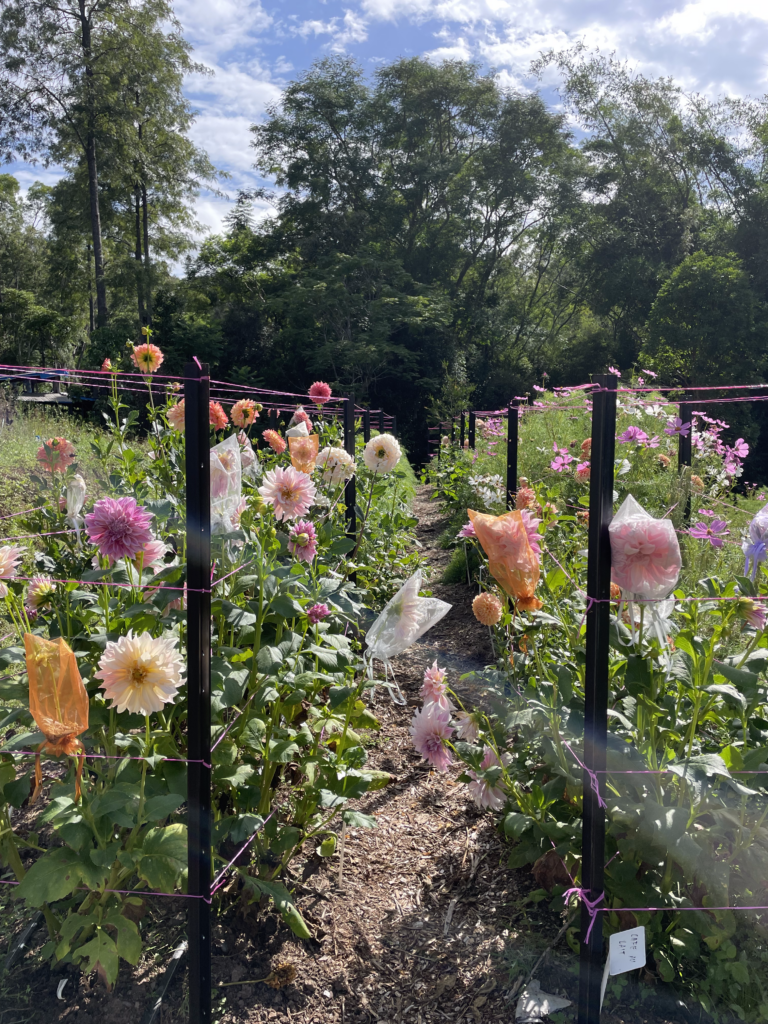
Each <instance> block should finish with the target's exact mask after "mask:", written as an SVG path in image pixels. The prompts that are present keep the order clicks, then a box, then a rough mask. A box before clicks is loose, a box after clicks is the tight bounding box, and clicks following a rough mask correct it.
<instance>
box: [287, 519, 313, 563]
mask: <svg viewBox="0 0 768 1024" xmlns="http://www.w3.org/2000/svg"><path fill="white" fill-rule="evenodd" d="M288 550H289V551H290V552H291V554H292V555H293V557H294V558H296V559H297V560H298V561H299V562H311V561H312V559H313V558H314V557H315V555H316V554H317V533H316V532H315V528H314V526H313V525H312V523H311V522H310V521H309V520H308V519H299V520H298V521H297V522H296V523H294V525H293V526H292V527H291V530H290V533H289V534H288Z"/></svg>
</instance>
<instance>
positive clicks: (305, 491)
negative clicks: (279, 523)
mask: <svg viewBox="0 0 768 1024" xmlns="http://www.w3.org/2000/svg"><path fill="white" fill-rule="evenodd" d="M259 494H260V495H261V496H262V498H263V499H264V501H266V502H267V503H268V504H270V505H272V508H273V509H274V512H275V519H296V517H297V516H305V515H306V514H307V512H309V508H310V505H311V504H312V502H313V501H314V500H315V485H314V484H313V483H312V480H311V479H310V478H309V477H308V476H307V474H306V473H301V472H300V471H299V470H298V469H294V468H293V466H287V467H286V468H285V469H283V467H282V466H278V467H277V468H276V469H270V470H268V472H266V473H265V474H264V483H263V484H262V485H261V487H260V488H259Z"/></svg>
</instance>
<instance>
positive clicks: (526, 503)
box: [515, 481, 536, 510]
mask: <svg viewBox="0 0 768 1024" xmlns="http://www.w3.org/2000/svg"><path fill="white" fill-rule="evenodd" d="M535 504H536V492H535V491H534V489H533V488H532V487H525V486H523V485H522V481H521V486H520V488H519V490H518V492H517V494H516V495H515V508H517V509H521V510H522V509H524V508H532V507H533V506H534V505H535Z"/></svg>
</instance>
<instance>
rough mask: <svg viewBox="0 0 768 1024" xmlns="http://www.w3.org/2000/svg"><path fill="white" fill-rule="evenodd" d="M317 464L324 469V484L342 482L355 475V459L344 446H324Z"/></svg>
mask: <svg viewBox="0 0 768 1024" xmlns="http://www.w3.org/2000/svg"><path fill="white" fill-rule="evenodd" d="M315 466H316V467H317V468H318V469H321V470H322V471H323V483H324V484H340V483H342V482H346V481H347V480H351V479H352V477H353V476H354V475H355V460H354V459H353V458H352V456H351V455H350V454H349V452H347V451H345V450H344V449H343V448H330V447H326V448H323V450H322V451H321V452H320V453H319V455H318V456H317V459H316V461H315Z"/></svg>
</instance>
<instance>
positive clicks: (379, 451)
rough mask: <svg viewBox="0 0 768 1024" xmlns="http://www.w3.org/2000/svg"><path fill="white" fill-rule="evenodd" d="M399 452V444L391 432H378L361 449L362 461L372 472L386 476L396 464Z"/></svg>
mask: <svg viewBox="0 0 768 1024" xmlns="http://www.w3.org/2000/svg"><path fill="white" fill-rule="evenodd" d="M401 454H402V452H401V450H400V445H399V444H398V442H397V440H396V439H395V438H394V437H392V435H391V434H379V435H378V436H377V437H372V438H371V440H370V441H369V442H368V444H367V445H366V446H365V448H364V449H363V462H364V463H365V464H366V466H367V467H368V469H370V471H371V472H372V473H381V475H382V476H386V474H387V473H389V472H390V471H391V470H393V469H394V468H395V466H396V465H397V464H398V462H399V461H400V456H401Z"/></svg>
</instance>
